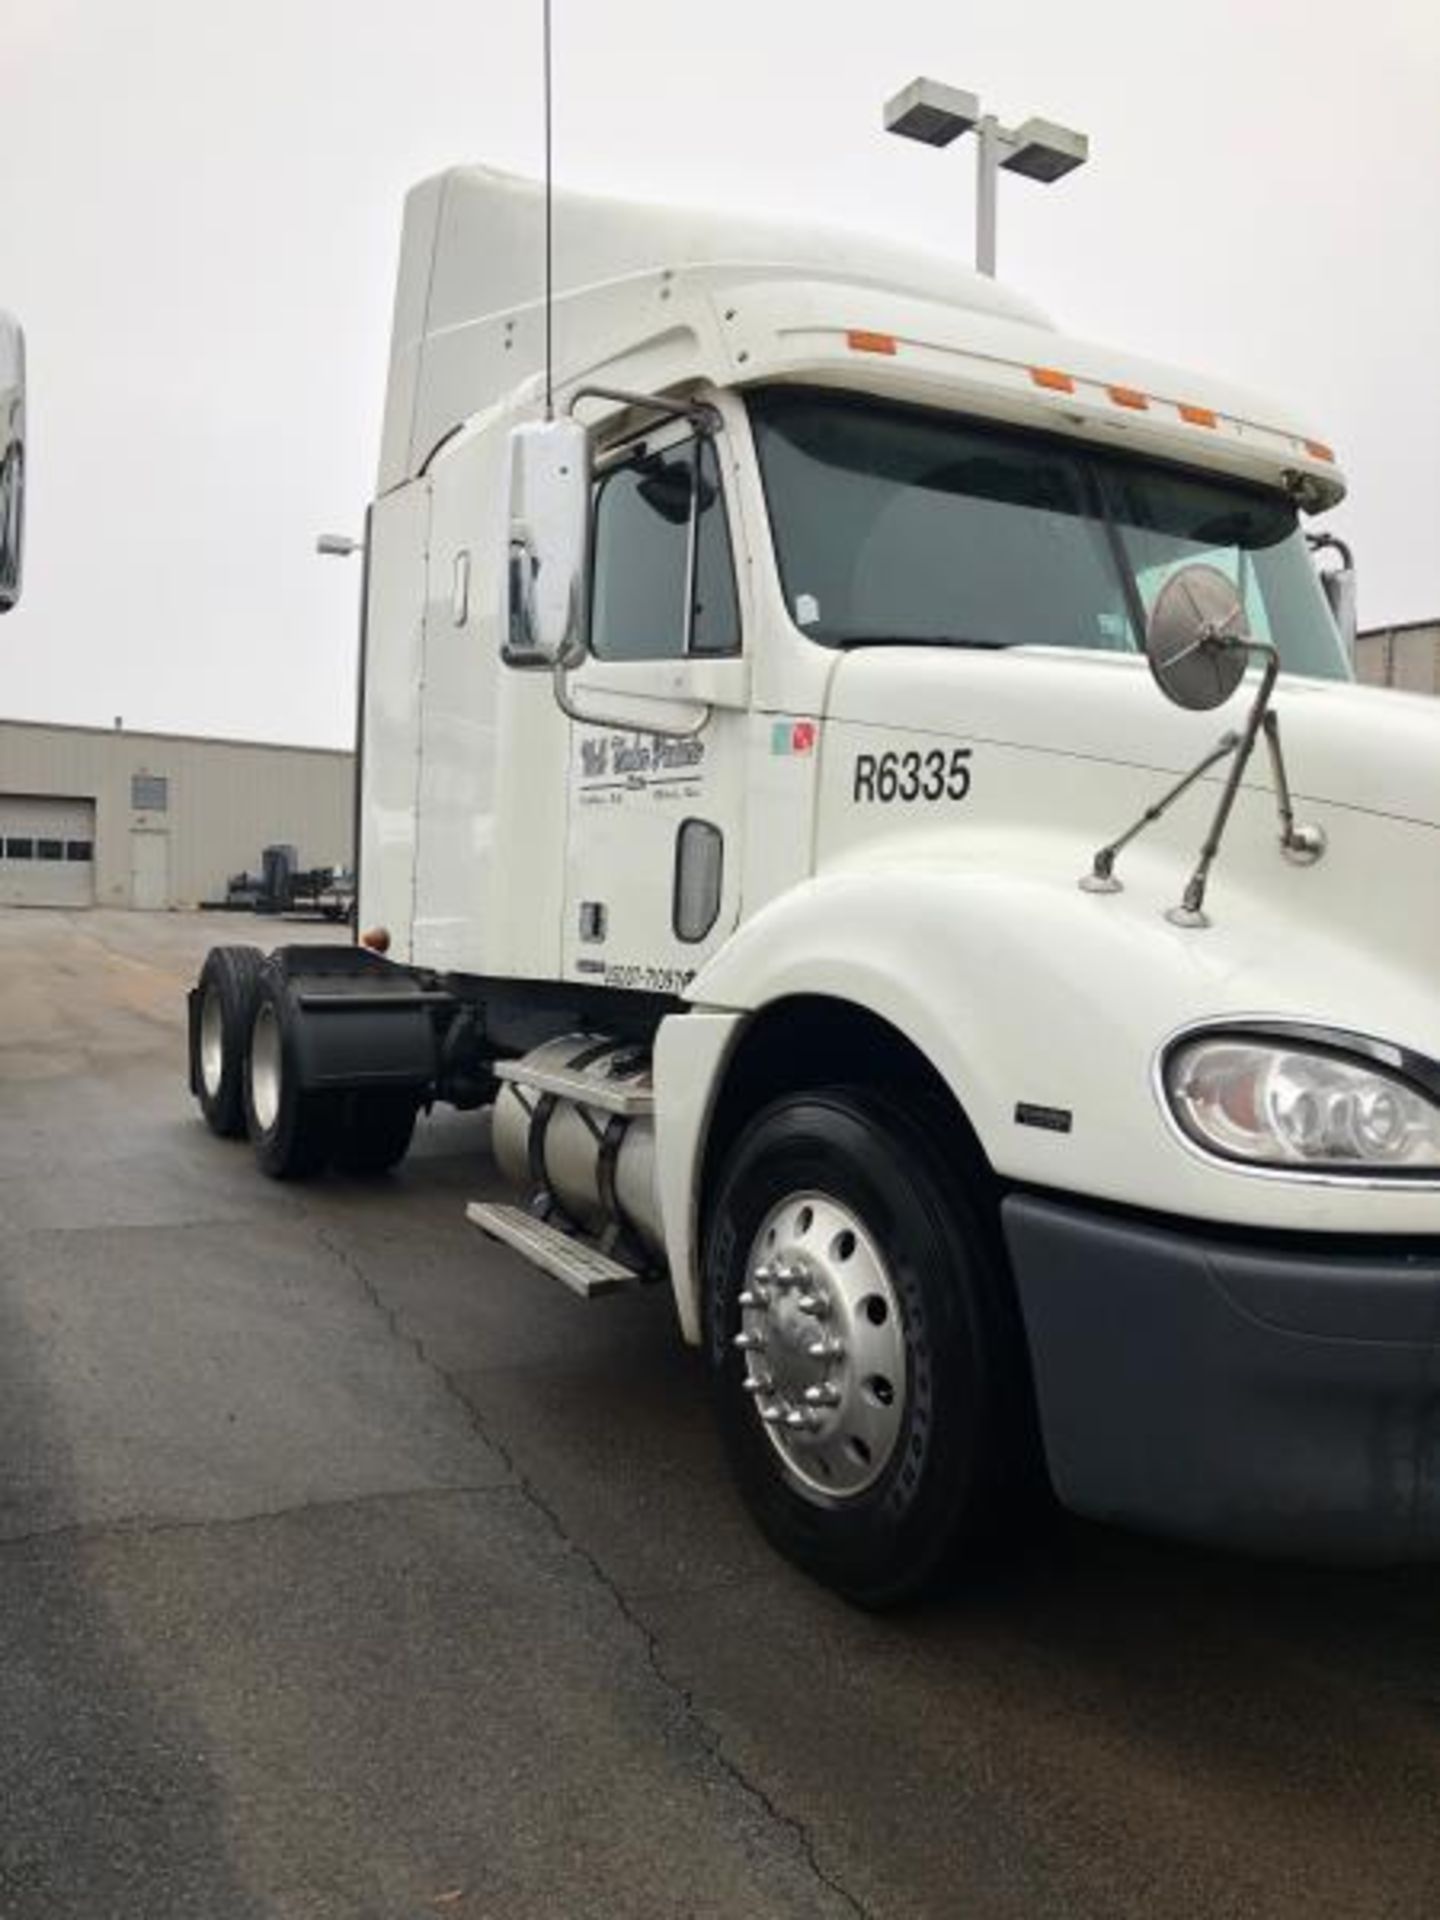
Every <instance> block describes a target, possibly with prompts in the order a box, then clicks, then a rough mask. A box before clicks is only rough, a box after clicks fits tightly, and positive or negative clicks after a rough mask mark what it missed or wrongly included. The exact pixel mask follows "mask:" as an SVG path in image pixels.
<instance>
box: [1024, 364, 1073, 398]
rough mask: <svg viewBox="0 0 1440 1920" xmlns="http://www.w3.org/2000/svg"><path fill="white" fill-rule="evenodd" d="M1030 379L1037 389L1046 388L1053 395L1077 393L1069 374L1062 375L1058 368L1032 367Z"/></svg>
mask: <svg viewBox="0 0 1440 1920" xmlns="http://www.w3.org/2000/svg"><path fill="white" fill-rule="evenodd" d="M1030 378H1031V379H1032V380H1033V381H1034V382H1035V384H1036V386H1037V387H1046V388H1048V389H1049V390H1050V392H1051V393H1073V392H1074V391H1075V382H1074V381H1073V380H1072V379H1071V378H1070V375H1069V374H1068V373H1061V371H1060V369H1059V368H1058V367H1031V369H1030Z"/></svg>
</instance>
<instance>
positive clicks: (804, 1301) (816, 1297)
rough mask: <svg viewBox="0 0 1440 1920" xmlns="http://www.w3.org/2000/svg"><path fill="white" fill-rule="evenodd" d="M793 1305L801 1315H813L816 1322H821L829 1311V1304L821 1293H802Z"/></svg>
mask: <svg viewBox="0 0 1440 1920" xmlns="http://www.w3.org/2000/svg"><path fill="white" fill-rule="evenodd" d="M795 1304H796V1306H797V1307H798V1308H799V1309H800V1311H801V1313H809V1314H813V1315H814V1316H815V1318H816V1319H817V1320H823V1319H824V1318H825V1317H826V1315H827V1314H828V1313H829V1311H830V1302H829V1301H828V1300H827V1299H826V1298H825V1296H824V1294H823V1293H802V1294H801V1296H800V1298H799V1299H798V1300H797V1301H796V1302H795Z"/></svg>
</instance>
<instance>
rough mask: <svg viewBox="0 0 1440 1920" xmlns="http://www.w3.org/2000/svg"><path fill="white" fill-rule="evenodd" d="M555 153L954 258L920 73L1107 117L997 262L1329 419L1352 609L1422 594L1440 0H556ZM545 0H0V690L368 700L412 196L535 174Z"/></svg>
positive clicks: (270, 714)
mask: <svg viewBox="0 0 1440 1920" xmlns="http://www.w3.org/2000/svg"><path fill="white" fill-rule="evenodd" d="M555 22H556V25H555V32H556V114H557V118H556V172H557V178H558V179H559V180H560V181H561V182H562V183H564V184H570V185H575V186H583V187H586V188H591V189H594V190H597V191H602V192H604V191H614V192H617V193H625V194H633V195H639V196H643V197H648V198H656V197H663V198H667V199H674V200H689V201H697V202H700V203H704V204H721V205H731V206H744V207H750V208H755V209H761V210H767V211H780V212H784V213H786V214H794V213H799V214H801V215H802V216H804V217H807V218H808V217H812V216H813V217H814V218H816V219H817V220H827V219H828V220H832V221H836V222H839V223H843V224H847V225H852V226H862V227H863V226H867V225H874V226H876V227H880V228H883V229H884V230H885V231H886V232H889V233H892V234H896V235H904V236H907V237H911V238H913V239H915V240H917V241H919V242H921V243H922V244H927V245H933V246H938V247H942V248H954V249H956V250H957V251H959V252H960V253H961V254H962V256H963V257H965V258H967V259H968V258H969V254H970V248H971V208H972V192H973V188H972V174H971V157H970V153H969V151H968V150H967V149H968V148H969V147H970V146H971V145H973V143H971V142H964V143H961V145H959V146H957V147H954V148H951V149H950V150H949V151H948V152H939V153H937V152H930V151H927V150H926V149H923V148H920V147H917V146H914V145H913V144H911V143H908V142H900V141H897V140H893V139H890V138H887V137H886V136H885V135H884V134H883V133H882V132H881V131H880V130H879V120H880V107H881V102H882V101H883V100H884V98H885V97H886V96H887V95H889V94H890V93H891V92H893V91H894V90H895V89H896V88H898V87H899V86H900V85H902V84H903V83H904V82H905V81H906V80H908V79H910V78H911V77H912V76H913V75H914V74H916V73H929V74H932V75H933V76H935V77H936V78H939V79H944V80H949V81H952V82H954V83H955V84H958V85H961V86H967V87H970V88H972V89H974V90H976V91H978V92H980V93H981V95H982V96H983V98H984V100H985V103H986V105H987V107H990V108H993V110H995V111H997V112H998V113H1000V114H1001V115H1002V117H1005V118H1008V119H1018V118H1023V117H1024V116H1026V115H1027V114H1030V113H1040V114H1043V115H1045V116H1046V117H1047V118H1050V119H1056V120H1061V121H1065V122H1068V123H1069V124H1071V125H1074V126H1078V127H1082V128H1084V129H1085V130H1086V131H1088V133H1089V135H1090V138H1091V162H1090V165H1089V166H1088V167H1086V168H1085V169H1084V170H1082V171H1081V172H1080V173H1078V174H1076V175H1075V176H1073V177H1072V178H1071V179H1069V180H1066V181H1064V182H1063V183H1061V184H1060V185H1058V186H1056V187H1054V188H1051V189H1048V190H1047V189H1040V188H1037V187H1035V186H1033V185H1031V184H1030V183H1029V182H1026V181H1022V180H1010V179H1005V180H1004V181H1003V182H1002V196H1001V197H1002V204H1001V210H1000V272H1001V275H1002V277H1005V278H1008V279H1010V280H1012V281H1013V282H1014V284H1015V285H1016V286H1018V287H1019V288H1021V289H1022V290H1023V291H1025V292H1026V293H1028V294H1030V295H1032V296H1034V297H1035V298H1036V299H1038V300H1039V301H1040V303H1041V304H1042V305H1043V306H1045V307H1047V308H1048V309H1049V310H1050V312H1051V313H1052V314H1053V315H1054V316H1055V318H1056V319H1057V320H1059V322H1060V323H1061V324H1062V325H1063V326H1065V327H1067V328H1068V329H1070V330H1073V331H1075V332H1077V333H1081V334H1084V335H1087V336H1090V337H1094V338H1098V339H1102V340H1109V341H1112V342H1114V343H1117V344H1121V345H1126V346H1131V347H1133V348H1134V349H1135V350H1136V352H1137V353H1144V354H1148V355H1153V356H1155V357H1157V358H1160V359H1166V360H1175V361H1179V362H1181V363H1182V364H1187V365H1191V366H1196V367H1199V368H1202V369H1210V370H1213V371H1215V372H1217V373H1222V374H1225V375H1227V376H1229V377H1230V378H1232V379H1234V380H1236V381H1237V382H1240V383H1242V384H1245V385H1249V386H1254V387H1259V388H1261V389H1262V390H1270V391H1273V392H1274V393H1275V394H1276V395H1277V396H1279V397H1281V398H1283V399H1285V400H1287V401H1289V402H1292V403H1293V404H1294V405H1295V406H1296V408H1297V409H1298V410H1299V411H1300V413H1301V414H1302V415H1303V417H1304V419H1305V420H1306V421H1308V422H1313V430H1314V431H1315V432H1316V433H1318V434H1320V435H1322V436H1323V437H1324V438H1325V439H1327V440H1330V441H1331V442H1333V444H1334V445H1335V446H1336V447H1337V448H1338V450H1339V452H1340V456H1341V459H1342V462H1343V464H1344V466H1345V467H1346V470H1347V472H1348V475H1349V478H1350V484H1351V489H1352V493H1351V499H1350V500H1347V501H1346V503H1345V504H1344V505H1343V506H1342V507H1341V508H1340V509H1338V510H1337V512H1336V513H1335V514H1334V515H1332V516H1331V519H1330V524H1332V525H1333V526H1334V527H1335V528H1336V530H1337V531H1339V532H1342V533H1344V534H1346V535H1347V536H1349V537H1350V538H1351V539H1352V540H1353V541H1354V542H1355V543H1356V545H1357V548H1358V554H1359V561H1360V568H1361V574H1360V578H1361V603H1360V605H1361V619H1362V623H1363V624H1366V625H1375V624H1379V623H1383V622H1389V621H1394V620H1405V619H1420V618H1424V617H1429V616H1440V366H1437V356H1440V5H1437V4H1436V0H1364V3H1363V4H1361V3H1360V0H1348V3H1347V4H1341V0H1206V4H1205V5H1203V6H1194V5H1185V6H1181V5H1178V4H1175V0H1025V4H1023V5H1006V4H1001V3H1000V0H996V3H995V4H991V5H989V6H985V7H978V6H961V5H957V4H956V0H882V4H877V5H864V6H862V5H860V4H857V0H725V4H723V5H719V4H709V3H708V0H555ZM539 23H540V0H405V4H404V5H393V4H392V5H383V6H382V5H379V4H376V0H226V3H225V4H222V0H0V75H3V86H4V104H3V109H0V305H4V306H8V307H10V308H11V309H13V310H14V311H15V312H16V313H17V314H18V315H19V316H20V318H21V319H22V320H23V321H24V323H25V326H26V329H27V333H28V339H29V354H30V409H31V411H30V419H31V444H30V473H31V493H30V500H29V507H30V514H29V534H30V539H29V547H28V551H27V568H26V580H25V600H24V603H23V605H22V606H21V608H20V609H19V610H18V611H17V612H15V613H13V614H11V615H9V616H8V617H7V618H6V619H5V620H4V621H3V622H0V676H3V677H0V714H6V715H10V716H16V717H25V718H38V719H49V720H68V721H82V722H99V723H100V724H103V725H108V724H109V723H110V721H111V719H112V717H113V716H114V715H116V714H123V716H124V718H125V721H126V724H127V725H129V726H135V727H140V726H150V727H159V728H167V729H181V730H186V731H198V732H213V733H231V734H240V735H258V736H263V737H270V738H276V739H284V740H297V741H311V742H317V743H320V744H339V743H344V742H348V740H349V739H350V736H351V733H352V729H353V688H354V651H355V627H356V606H355V601H356V594H357V591H358V585H359V571H358V565H357V564H356V563H354V562H337V561H326V560H319V559H316V558H315V557H313V551H312V549H313V536H314V535H315V533H316V532H317V531H319V530H321V529H330V528H338V529H351V530H358V528H359V526H360V523H361V518H362V515H363V512H364V508H365V503H366V500H367V498H368V497H369V494H370V492H371V489H372V486H373V480H374V469H375V462H376V456H377V451H378V443H379V427H380V412H381V401H382V394H383V382H384V373H385V362H386V350H387V338H388V330H389V321H390V302H391V298H392V292H393V284H394V271H395V255H396V248H397V243H398V237H399V221H400V208H401V199H402V196H403V194H404V191H405V189H406V187H407V186H408V185H409V184H410V183H411V182H412V181H414V180H416V179H419V178H420V177H422V176H423V175H425V174H427V173H430V172H433V171H435V170H436V169H438V168H440V167H442V166H445V165H448V164H450V163H451V162H454V161H462V160H478V161H485V162H489V163H491V164H494V165H497V166H500V167H505V168H510V169H513V170H515V171H519V172H527V173H536V172H538V171H539V164H540V155H541V150H542V149H541V120H540V99H541V94H540V24H539Z"/></svg>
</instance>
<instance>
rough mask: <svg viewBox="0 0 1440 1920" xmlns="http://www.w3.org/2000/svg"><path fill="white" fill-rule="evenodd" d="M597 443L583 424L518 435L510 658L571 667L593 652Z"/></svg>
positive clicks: (527, 429) (513, 459)
mask: <svg viewBox="0 0 1440 1920" xmlns="http://www.w3.org/2000/svg"><path fill="white" fill-rule="evenodd" d="M589 541H590V439H589V435H588V434H587V433H586V431H585V429H584V427H582V426H581V425H580V424H579V423H578V422H577V421H575V420H546V421H544V422H537V423H534V424H532V425H529V426H523V427H515V428H513V429H512V430H511V433H510V495H509V534H508V542H509V545H508V557H507V563H506V575H505V578H506V600H507V606H506V620H505V635H506V638H505V657H506V659H507V660H511V661H515V662H531V663H534V664H537V665H547V666H559V667H568V666H574V665H576V664H578V662H579V661H580V660H581V659H583V657H584V654H585V648H586V636H585V612H586V577H587V567H588V562H589Z"/></svg>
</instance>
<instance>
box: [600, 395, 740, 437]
mask: <svg viewBox="0 0 1440 1920" xmlns="http://www.w3.org/2000/svg"><path fill="white" fill-rule="evenodd" d="M582 400H613V401H615V402H616V403H617V404H618V405H620V406H626V407H641V408H643V409H644V410H645V411H646V412H647V413H653V414H654V415H655V416H656V420H657V424H659V425H661V426H663V425H664V424H665V422H666V421H667V420H688V421H690V423H691V425H692V426H693V427H694V428H695V430H696V432H697V433H718V432H719V431H720V413H719V410H718V408H715V407H712V406H710V405H708V404H707V403H706V402H705V401H703V400H659V399H657V398H656V397H655V395H654V394H653V393H632V392H631V391H630V390H629V389H628V388H626V387H597V386H587V387H577V388H576V390H575V391H574V393H572V394H571V396H570V400H569V403H568V405H567V406H566V409H565V411H566V412H567V413H570V414H573V413H574V412H575V410H576V408H577V407H578V406H579V405H580V402H581V401H582Z"/></svg>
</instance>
